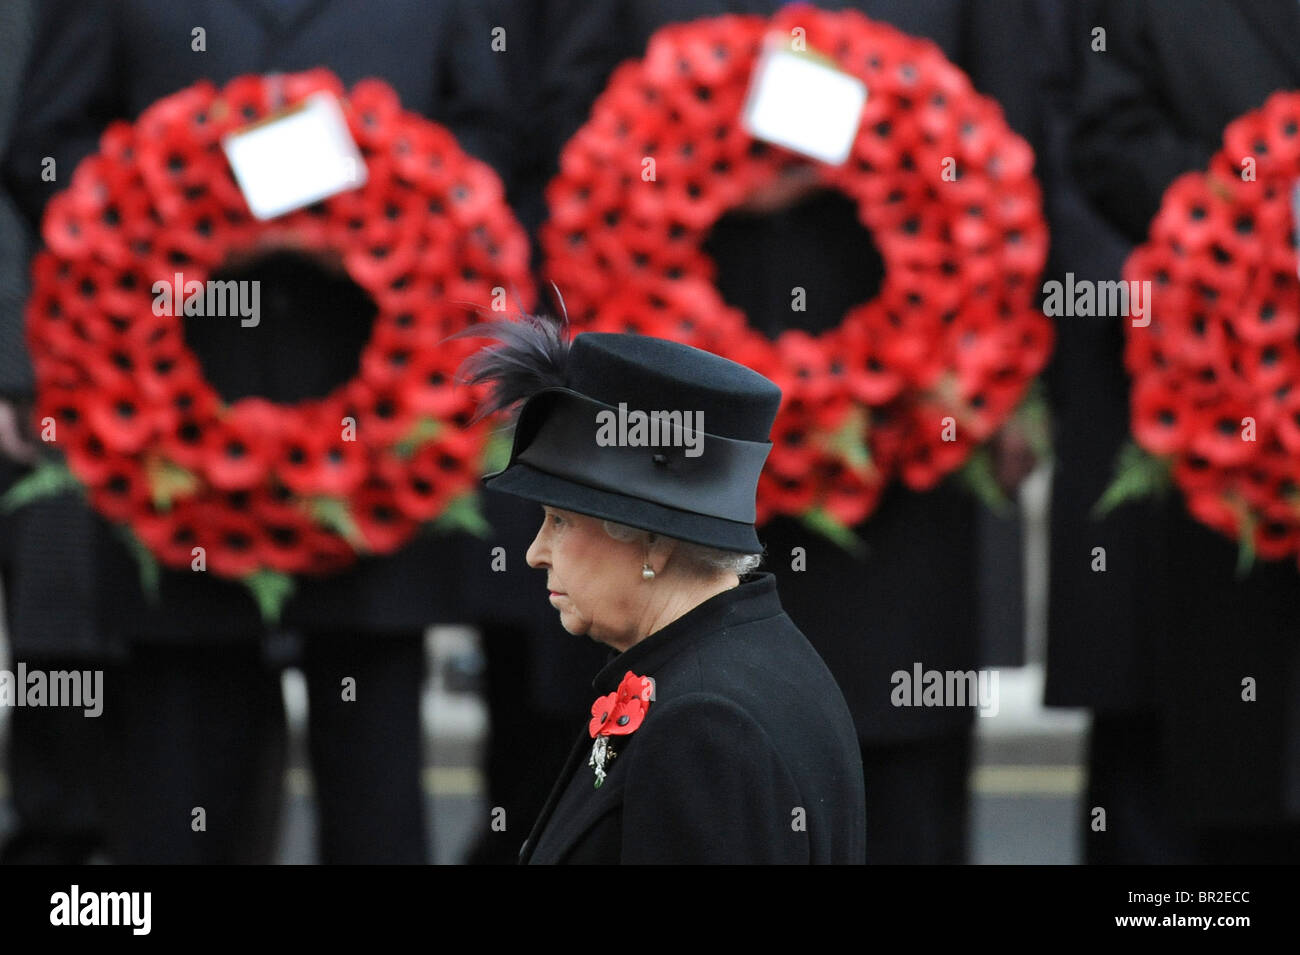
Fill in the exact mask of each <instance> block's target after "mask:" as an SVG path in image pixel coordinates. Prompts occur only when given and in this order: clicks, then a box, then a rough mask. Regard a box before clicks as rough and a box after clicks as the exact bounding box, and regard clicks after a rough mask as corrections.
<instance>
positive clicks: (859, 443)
mask: <svg viewBox="0 0 1300 955" xmlns="http://www.w3.org/2000/svg"><path fill="white" fill-rule="evenodd" d="M870 427H871V419H870V418H869V417H868V416H867V413H866V411H865V410H864V409H863V408H860V407H856V406H855V407H854V408H852V409H851V410H850V411H849V413H848V414H847V415H845V417H844V422H843V423H842V424H841V425H840V426H839V427H838V428H836V429H835V430H834V431H832V432H831V433H830V434H829V435H828V436H827V440H826V446H827V447H828V448H830V450H832V451H834V452H835V453H837V454H838V455H839V456H840V457H842V458H843V459H844V461H845V463H847V464H848V466H849V467H850V468H851V469H852V470H854V471H856V472H858V474H860V475H862V474H869V473H870V472H871V470H872V463H871V449H870V448H869V447H868V446H867V441H866V436H867V431H868V429H869V428H870Z"/></svg>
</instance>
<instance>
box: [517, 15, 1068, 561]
mask: <svg viewBox="0 0 1300 955" xmlns="http://www.w3.org/2000/svg"><path fill="white" fill-rule="evenodd" d="M794 82H806V83H807V84H808V86H807V87H806V88H807V89H808V90H809V91H810V92H809V93H808V94H807V97H806V101H802V102H801V101H797V100H796V101H795V102H782V101H781V100H782V97H783V91H786V93H788V90H789V88H790V86H791V84H792V83H794ZM765 97H767V98H766V99H765ZM785 99H787V100H789V99H791V97H790V96H788V95H785ZM828 103H834V104H836V105H835V106H834V111H831V108H830V107H826V108H825V109H822V107H823V106H824V105H825V104H828ZM801 113H808V114H810V115H811V116H812V119H813V120H815V121H808V120H807V119H806V118H804V119H801V115H800V114H801ZM845 119H847V122H840V121H841V120H845ZM783 132H784V133H787V134H788V135H785V136H783ZM760 135H761V136H762V138H759V137H760ZM1033 162H1034V157H1033V153H1032V151H1031V149H1030V147H1029V146H1028V145H1027V144H1026V143H1025V142H1024V141H1023V140H1022V139H1021V138H1020V137H1018V136H1017V135H1015V134H1014V133H1013V132H1012V131H1011V129H1010V128H1009V127H1008V126H1007V124H1006V122H1005V120H1004V118H1003V115H1002V111H1001V108H1000V107H999V106H998V104H997V103H996V102H995V101H994V100H992V99H989V98H988V97H985V96H982V95H980V94H978V93H977V92H976V91H975V89H974V88H973V87H972V86H971V83H970V80H969V79H968V78H967V76H966V75H965V73H963V72H962V71H961V70H960V69H958V68H957V67H956V66H954V65H953V64H952V63H950V62H949V61H948V60H947V59H946V58H945V57H944V56H943V53H942V52H941V51H940V50H939V48H938V47H937V46H935V45H934V44H933V43H931V42H930V41H928V40H924V39H919V38H916V37H912V36H909V35H907V34H904V33H902V32H900V31H898V30H896V29H894V28H892V27H890V26H888V25H885V24H882V23H879V22H876V21H873V20H869V19H868V18H866V17H865V16H863V15H861V14H860V13H857V12H856V11H852V10H845V11H839V12H830V11H824V10H819V9H816V8H814V7H810V6H806V5H802V4H798V5H790V6H786V7H783V8H782V9H781V10H780V11H779V12H778V13H777V14H776V15H775V16H773V17H772V18H770V19H769V18H764V17H758V16H740V15H728V16H722V17H717V18H709V19H701V20H696V21H692V22H689V23H677V24H671V25H669V26H666V27H664V28H663V29H661V30H659V31H658V32H656V33H655V34H654V35H653V36H652V37H651V38H650V41H649V44H648V46H647V49H646V53H645V55H644V57H642V58H641V59H639V60H631V61H628V62H626V63H623V64H622V65H620V66H619V67H618V69H617V70H616V71H615V72H614V74H613V76H612V77H611V79H610V81H609V84H608V86H607V87H606V89H605V90H604V92H603V93H602V94H601V95H600V97H599V98H598V99H597V101H596V102H595V104H594V106H593V108H592V111H591V115H590V118H589V119H588V121H587V123H586V124H585V125H584V126H583V127H582V128H581V129H580V130H579V131H578V132H577V133H576V134H575V135H574V137H573V138H572V139H571V140H570V142H569V143H568V145H567V146H566V147H565V149H564V151H563V153H562V155H561V157H560V163H559V167H560V169H559V173H558V175H557V176H556V178H555V179H554V180H553V181H552V182H551V183H550V185H549V187H548V191H547V201H548V205H549V208H550V219H549V222H548V223H547V225H546V226H545V227H544V229H543V232H542V242H543V244H544V247H545V251H546V259H547V268H548V277H549V278H550V279H551V280H553V281H554V282H556V283H557V285H558V286H559V287H560V288H561V289H563V290H564V295H565V298H566V301H567V304H568V307H569V312H570V316H571V318H572V320H573V322H574V325H575V326H576V327H577V328H579V329H583V330H589V329H595V330H601V331H634V332H643V333H645V334H651V335H658V336H662V337H667V338H673V339H675V340H677V341H681V342H684V343H686V344H689V345H694V346H696V347H700V348H705V349H708V350H712V351H715V352H717V353H719V354H721V355H725V356H726V357H728V358H731V359H733V360H735V361H739V362H743V363H744V364H746V365H749V366H750V367H752V368H754V369H755V370H756V371H758V372H760V373H761V374H763V375H766V376H767V377H768V378H771V379H772V380H773V381H775V382H777V383H778V384H779V385H780V386H781V387H782V389H783V391H784V392H785V399H784V402H783V404H782V407H781V412H780V414H779V415H778V417H777V423H776V425H775V428H774V432H773V437H772V440H773V443H774V447H773V449H772V453H771V455H770V457H769V459H768V463H767V466H766V468H765V469H764V472H763V477H762V479H761V482H760V485H759V492H758V509H759V522H760V523H761V522H763V521H764V520H766V519H768V518H770V517H772V516H773V515H776V514H792V515H798V516H801V517H803V518H804V519H805V520H807V521H809V523H811V524H812V525H813V526H815V527H818V528H819V529H822V530H825V531H827V532H829V533H831V534H832V536H841V535H842V533H843V532H845V531H846V529H847V528H848V527H850V526H852V525H854V524H856V523H858V522H859V521H861V520H863V519H865V518H866V517H867V516H868V515H869V514H870V513H871V511H872V509H873V508H874V507H875V505H876V502H877V500H878V498H879V495H880V493H881V490H882V489H883V488H884V486H885V485H886V484H887V482H889V481H890V480H891V479H892V478H894V477H899V478H901V479H902V480H903V481H904V482H905V483H906V484H907V485H909V486H911V487H912V488H916V489H924V488H928V487H931V486H933V485H934V484H935V483H936V482H937V481H938V480H939V479H940V478H942V477H943V476H944V475H946V474H948V473H950V472H952V471H954V470H956V469H958V468H960V467H963V466H964V465H965V464H966V463H968V460H969V459H970V458H972V457H973V454H972V452H973V451H975V450H976V449H977V448H978V447H979V446H980V445H981V444H982V442H984V441H985V440H986V439H988V438H989V437H990V436H991V435H992V434H993V433H994V431H996V430H997V428H998V427H999V426H1000V425H1001V424H1002V423H1003V422H1004V421H1005V420H1006V419H1007V418H1008V417H1009V416H1010V415H1011V414H1012V413H1013V412H1014V411H1015V409H1016V407H1017V405H1018V404H1019V403H1020V402H1021V399H1022V397H1023V396H1024V395H1025V394H1026V392H1027V390H1028V386H1029V385H1030V383H1031V380H1032V379H1033V377H1034V376H1035V375H1036V374H1037V373H1038V372H1039V371H1040V370H1041V368H1042V367H1043V365H1044V364H1045V362H1046V360H1047V357H1048V354H1049V352H1050V349H1051V342H1052V328H1051V325H1050V323H1049V322H1048V320H1047V319H1046V318H1045V317H1044V316H1043V315H1042V314H1041V313H1040V312H1038V311H1037V310H1036V309H1035V308H1034V299H1035V293H1036V281H1037V278H1038V275H1039V272H1040V271H1041V269H1042V267H1043V264H1044V261H1045V258H1046V253H1047V229H1046V225H1045V222H1044V220H1043V217H1042V213H1041V198H1040V190H1039V187H1038V184H1037V182H1036V181H1035V179H1034V177H1033ZM808 169H811V170H812V171H813V175H814V176H815V179H816V182H817V183H818V184H820V185H822V186H827V187H830V188H833V189H836V190H838V191H840V192H842V193H844V194H845V195H847V196H848V197H849V198H851V199H853V200H854V201H855V202H856V203H857V206H858V212H859V219H860V221H861V222H862V224H863V225H864V226H865V227H866V228H867V229H869V230H870V231H871V233H872V235H873V237H874V240H875V243H876V246H877V247H878V248H879V249H880V252H881V255H882V257H883V259H884V263H885V268H886V274H885V279H884V282H883V285H882V287H881V289H880V292H879V294H878V295H877V296H876V297H875V298H874V299H872V300H871V301H868V302H865V303H862V304H860V305H857V306H855V307H853V308H852V309H850V310H849V312H848V313H847V314H846V315H844V317H843V319H842V320H841V322H840V323H839V325H838V326H837V327H835V328H833V329H831V330H830V331H828V332H826V333H824V334H821V335H818V336H812V335H810V334H808V333H806V332H804V331H801V330H787V331H785V332H784V333H782V335H781V336H780V337H779V338H778V339H777V340H776V341H775V342H772V341H769V340H768V339H766V338H764V337H763V336H762V335H760V334H759V333H758V332H757V331H755V330H753V329H751V328H750V327H749V325H748V324H747V322H746V319H745V316H744V315H743V314H742V313H741V312H739V311H738V310H737V309H735V308H732V307H730V306H728V305H727V303H726V302H725V301H724V300H723V298H722V297H721V295H720V294H719V292H718V290H717V288H716V287H715V285H714V273H715V266H714V263H713V262H712V260H711V259H710V258H709V257H708V256H707V255H706V254H705V253H704V252H703V251H702V246H703V244H704V242H705V239H706V238H707V236H708V234H709V231H710V229H711V228H712V226H713V224H714V223H715V222H717V221H718V219H719V218H720V217H721V216H722V215H723V214H724V213H726V212H727V211H729V210H730V209H732V208H735V207H737V206H739V205H741V204H742V203H744V202H745V201H746V200H747V199H748V198H749V197H751V196H753V195H754V194H755V193H756V192H757V191H760V190H762V189H763V188H766V187H769V186H771V185H772V184H773V183H774V182H776V181H777V180H778V179H780V177H782V176H783V175H789V174H791V173H792V172H794V173H795V174H796V175H798V174H802V175H807V170H808ZM801 170H802V172H801Z"/></svg>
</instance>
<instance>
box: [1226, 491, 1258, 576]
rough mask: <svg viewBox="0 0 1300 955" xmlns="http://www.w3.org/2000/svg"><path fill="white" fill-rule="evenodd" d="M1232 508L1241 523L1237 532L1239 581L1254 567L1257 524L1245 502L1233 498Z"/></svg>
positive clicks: (1238, 498)
mask: <svg viewBox="0 0 1300 955" xmlns="http://www.w3.org/2000/svg"><path fill="white" fill-rule="evenodd" d="M1232 507H1233V510H1235V511H1236V512H1237V517H1238V518H1239V519H1240V521H1241V529H1240V530H1239V531H1238V532H1237V568H1236V576H1237V579H1238V580H1241V579H1242V578H1244V577H1247V576H1248V575H1249V574H1250V571H1251V568H1252V567H1254V566H1255V527H1256V524H1257V523H1258V522H1257V521H1256V520H1255V515H1254V514H1252V513H1251V511H1250V508H1249V507H1247V506H1246V502H1245V501H1243V500H1242V499H1241V498H1240V497H1237V496H1235V495H1234V496H1233V498H1232Z"/></svg>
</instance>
